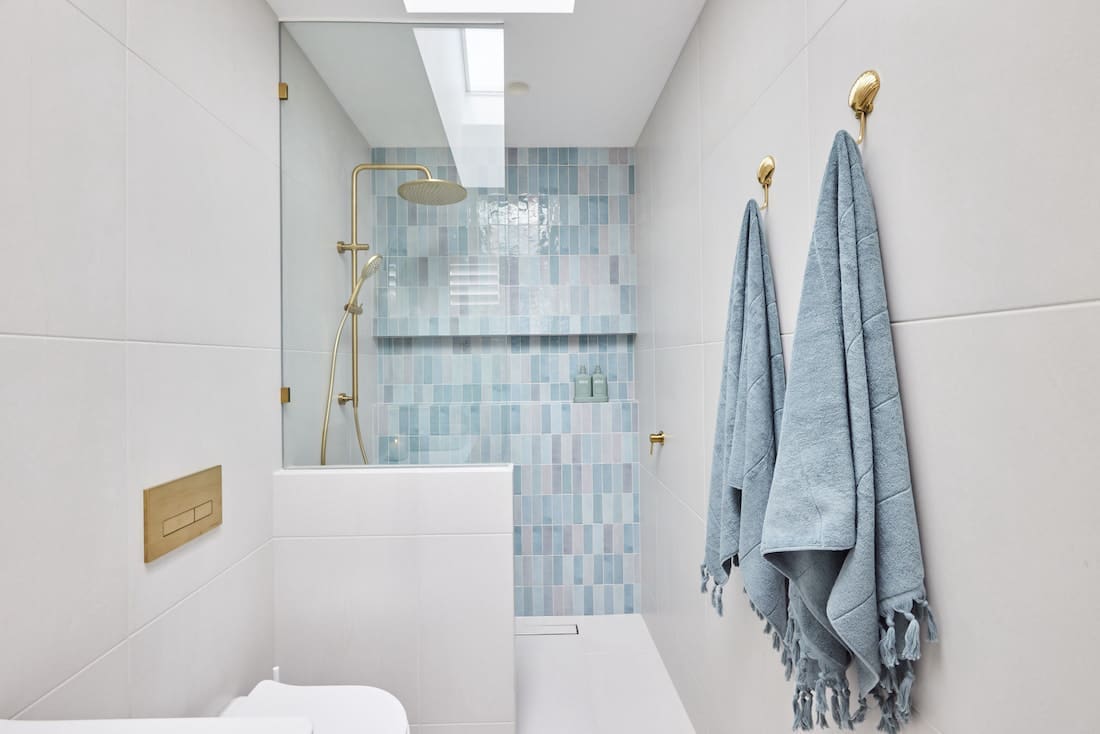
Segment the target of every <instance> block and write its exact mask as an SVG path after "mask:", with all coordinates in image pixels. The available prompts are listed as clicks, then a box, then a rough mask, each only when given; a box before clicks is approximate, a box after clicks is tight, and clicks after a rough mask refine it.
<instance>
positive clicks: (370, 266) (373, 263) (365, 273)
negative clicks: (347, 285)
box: [344, 255, 382, 314]
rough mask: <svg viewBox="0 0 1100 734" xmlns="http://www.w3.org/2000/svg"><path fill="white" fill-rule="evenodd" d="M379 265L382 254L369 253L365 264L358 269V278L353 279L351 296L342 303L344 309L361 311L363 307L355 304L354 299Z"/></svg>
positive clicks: (358, 312) (354, 311) (355, 311)
mask: <svg viewBox="0 0 1100 734" xmlns="http://www.w3.org/2000/svg"><path fill="white" fill-rule="evenodd" d="M381 267H382V256H381V255H371V257H370V259H369V260H367V264H366V265H364V266H363V269H362V270H360V271H359V279H358V280H356V281H355V287H354V288H352V289H351V298H349V299H348V302H347V303H345V304H344V310H345V311H347V312H348V313H354V314H360V313H362V312H363V309H362V308H361V307H360V306H359V305H358V304H356V302H355V301H356V300H357V299H358V298H359V291H361V290H362V289H363V284H364V283H366V282H367V280H368V279H369V278H370V277H371V276H372V275H374V274H375V273H377V272H378V270H379V269H380V268H381Z"/></svg>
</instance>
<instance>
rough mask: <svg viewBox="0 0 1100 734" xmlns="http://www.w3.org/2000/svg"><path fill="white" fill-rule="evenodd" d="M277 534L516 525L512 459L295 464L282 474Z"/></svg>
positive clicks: (451, 531)
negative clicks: (450, 463) (418, 464)
mask: <svg viewBox="0 0 1100 734" xmlns="http://www.w3.org/2000/svg"><path fill="white" fill-rule="evenodd" d="M274 502H275V507H274V514H275V522H274V532H275V537H277V538H278V537H296V536H297V537H337V536H352V535H355V536H360V535H370V536H389V535H457V534H475V533H496V534H504V535H508V536H509V537H510V536H511V533H512V527H513V526H512V467H511V465H510V464H502V465H494V466H464V467H453V466H449V467H404V466H403V467H389V466H370V467H355V468H351V469H337V468H331V469H319V470H303V469H288V470H285V471H280V472H277V473H276V474H275V500H274Z"/></svg>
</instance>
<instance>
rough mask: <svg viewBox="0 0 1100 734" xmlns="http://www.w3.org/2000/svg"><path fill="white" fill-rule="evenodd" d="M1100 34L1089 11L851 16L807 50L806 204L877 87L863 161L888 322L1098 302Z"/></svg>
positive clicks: (1092, 7) (933, 9)
mask: <svg viewBox="0 0 1100 734" xmlns="http://www.w3.org/2000/svg"><path fill="white" fill-rule="evenodd" d="M946 17H950V18H951V21H950V22H946V23H945V22H943V19H944V18H946ZM1098 24H1100V5H1096V4H1092V3H1081V2H1072V3H1055V4H1024V5H1021V6H1020V7H1019V8H1013V11H1012V12H1005V8H1004V5H1003V4H1002V3H998V2H996V0H980V1H978V2H970V3H966V4H965V5H960V4H958V3H951V2H947V0H936V1H935V2H931V3H922V4H920V5H919V6H918V5H915V4H912V3H879V2H875V0H849V2H847V3H845V4H844V6H843V7H842V8H841V9H840V11H839V12H838V13H837V14H836V15H835V16H834V17H833V19H832V20H831V21H830V22H829V23H828V24H827V25H826V26H825V28H824V29H823V30H822V31H821V33H820V34H819V35H818V36H817V38H815V39H814V41H813V42H812V43H811V44H810V47H809V53H810V85H809V89H810V105H809V113H810V116H809V119H810V120H811V138H810V142H811V151H812V153H811V163H812V170H813V171H814V172H815V174H814V179H813V183H814V190H815V191H816V187H817V185H818V182H819V181H820V176H821V174H822V171H823V170H824V164H825V161H826V159H827V156H828V152H829V146H830V144H831V141H832V136H833V134H834V133H835V132H836V130H837V129H838V128H844V129H847V130H849V131H852V132H853V133H854V132H855V130H856V127H857V126H856V121H855V119H854V118H853V116H852V112H851V110H850V109H849V108H848V105H847V99H848V90H849V87H850V86H851V84H852V82H853V81H854V80H855V78H856V76H857V75H858V74H859V73H860V72H861V71H862V70H863V69H865V68H867V67H874V68H877V69H878V70H879V72H880V73H881V75H882V91H881V92H880V93H879V95H878V98H877V101H876V102H875V110H874V113H873V114H872V115H871V116H870V117H869V120H868V133H867V140H866V142H865V144H864V146H863V155H864V163H865V166H866V170H867V177H868V180H869V182H870V185H871V188H872V190H873V192H874V195H875V205H876V209H877V212H878V223H879V228H880V232H881V240H882V253H883V262H884V266H885V269H886V285H887V288H888V289H889V293H890V312H891V316H892V317H893V318H894V319H895V320H911V319H917V318H929V317H934V316H943V315H956V314H961V313H973V312H979V311H989V310H995V309H1004V308H1011V307H1020V306H1033V305H1040V304H1051V303H1065V302H1069V301H1075V300H1084V299H1095V298H1097V297H1100V248H1097V247H1095V245H1094V243H1095V239H1096V237H1095V218H1094V217H1093V216H1092V212H1093V210H1094V208H1095V200H1096V194H1095V192H1096V186H1095V171H1096V170H1097V169H1098V168H1100V146H1097V145H1095V140H1096V138H1097V135H1098V133H1100V123H1098V121H1097V119H1098V118H1097V115H1096V103H1095V101H1096V99H1097V98H1098V97H1100V75H1097V74H1094V73H1092V71H1091V70H1092V69H1095V68H1096V67H1097V65H1100V45H1097V44H1096V43H1094V42H1093V41H1094V38H1093V37H1094V33H1093V30H1094V29H1095V28H1096V27H1097V26H1098ZM979 39H980V43H979V45H976V41H978V40H979ZM930 49H935V52H934V53H930ZM976 50H977V51H978V52H976ZM1029 94H1032V95H1038V96H1039V97H1042V98H1044V99H1047V98H1049V99H1057V100H1059V102H1058V104H1057V109H1058V112H1057V125H1053V124H1052V116H1051V112H1050V106H1049V105H1047V104H1043V103H1034V104H1033V103H1029V102H1026V101H1025V97H1026V96H1027V95H1029Z"/></svg>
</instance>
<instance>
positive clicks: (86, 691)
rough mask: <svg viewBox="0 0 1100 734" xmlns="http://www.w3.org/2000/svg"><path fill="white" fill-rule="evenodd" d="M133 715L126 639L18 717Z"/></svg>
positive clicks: (73, 717) (76, 717) (94, 717)
mask: <svg viewBox="0 0 1100 734" xmlns="http://www.w3.org/2000/svg"><path fill="white" fill-rule="evenodd" d="M129 716H130V665H129V655H128V651H127V643H125V642H123V643H120V644H119V645H118V646H116V647H113V648H111V650H110V651H109V652H107V654H105V655H104V656H103V657H100V658H98V659H96V661H95V662H93V663H92V664H91V665H89V666H88V667H86V668H84V669H82V670H81V671H80V672H79V673H77V674H76V675H74V676H73V677H72V678H70V679H69V680H67V681H65V682H64V683H62V684H61V685H60V686H58V687H57V688H55V689H54V690H52V691H50V692H49V693H47V694H46V695H45V696H43V697H42V698H40V699H39V700H37V701H35V702H34V704H32V705H31V706H30V707H28V708H26V709H24V710H23V711H22V712H20V714H19V716H18V717H16V718H19V719H33V720H38V721H42V720H57V719H125V718H128V717H129Z"/></svg>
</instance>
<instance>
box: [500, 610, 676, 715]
mask: <svg viewBox="0 0 1100 734" xmlns="http://www.w3.org/2000/svg"><path fill="white" fill-rule="evenodd" d="M550 623H553V624H576V625H577V627H578V629H579V631H580V634H578V635H550V636H517V637H516V696H517V699H518V703H517V705H518V710H517V715H518V719H519V721H518V727H517V731H518V734H562V732H569V734H597V733H598V734H695V730H694V729H693V728H692V726H691V722H690V721H689V720H688V716H687V713H686V712H685V711H684V707H683V705H682V704H681V703H680V699H679V697H678V696H677V695H676V690H675V688H673V686H672V680H671V679H670V678H669V676H668V672H667V671H666V670H665V668H664V665H662V663H661V658H660V656H659V655H658V654H657V648H656V647H655V646H654V644H653V640H652V639H651V638H650V636H649V632H648V631H647V630H646V626H645V623H644V622H643V621H642V617H641V616H640V615H630V614H628V615H608V616H599V617H527V618H523V619H520V620H518V621H517V623H516V628H517V630H522V629H524V628H526V627H530V626H533V625H539V624H550Z"/></svg>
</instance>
